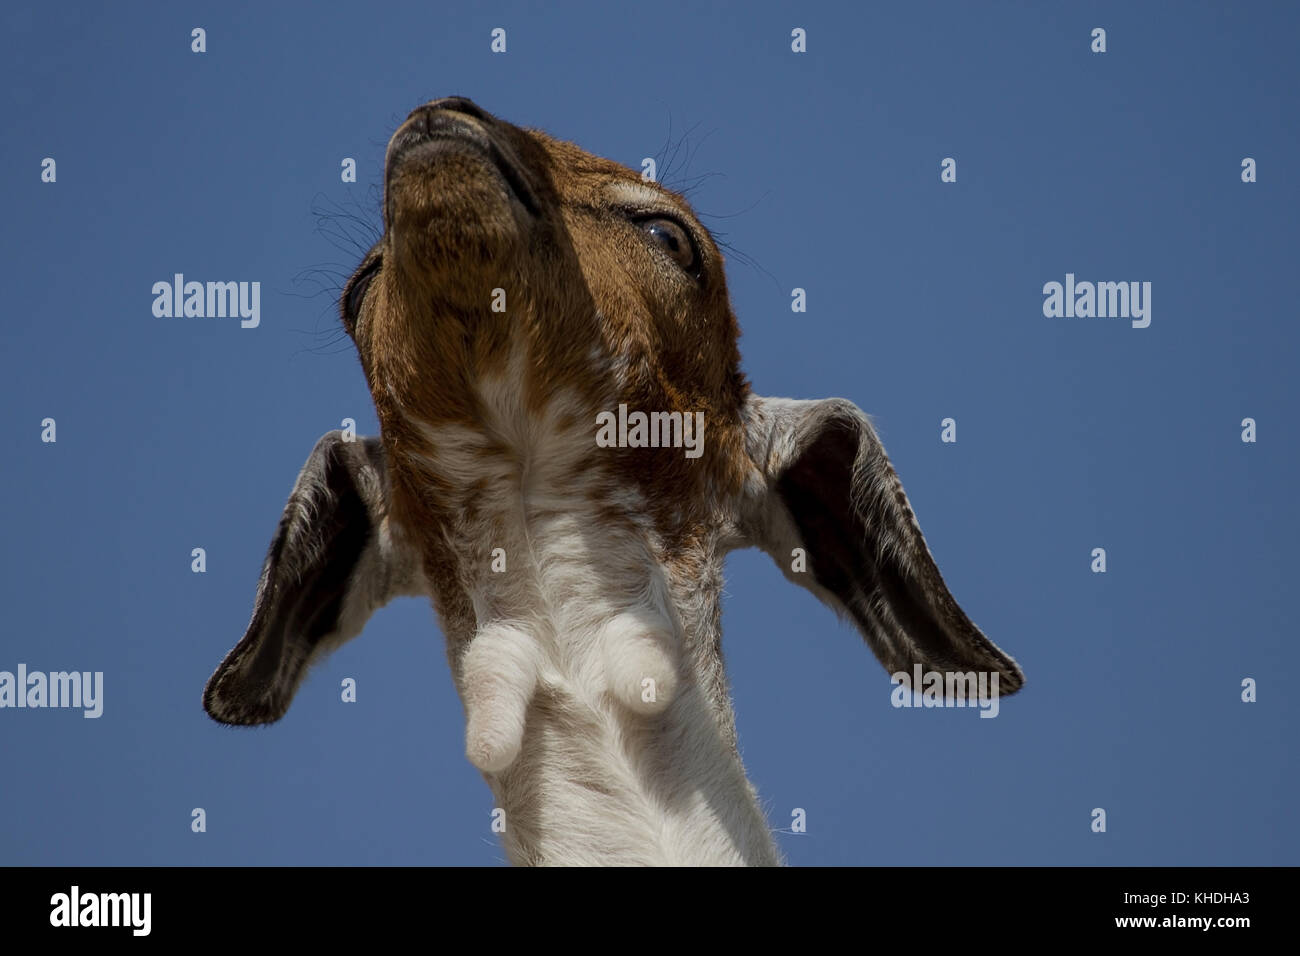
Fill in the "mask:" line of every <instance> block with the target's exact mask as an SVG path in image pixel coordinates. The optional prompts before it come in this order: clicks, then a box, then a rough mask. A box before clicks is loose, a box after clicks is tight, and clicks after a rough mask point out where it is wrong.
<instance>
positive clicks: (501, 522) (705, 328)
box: [203, 97, 1023, 865]
mask: <svg viewBox="0 0 1300 956" xmlns="http://www.w3.org/2000/svg"><path fill="white" fill-rule="evenodd" d="M383 214H384V227H385V228H384V234H383V237H382V238H381V239H380V241H379V242H378V243H377V244H376V245H375V246H374V248H373V249H372V250H371V251H370V252H369V253H368V254H367V256H366V257H365V259H364V260H363V261H362V263H361V265H360V267H359V268H358V270H357V272H356V273H355V274H354V276H353V277H352V279H351V280H350V281H349V284H348V286H347V288H346V289H345V290H344V294H343V297H342V312H343V322H344V325H345V326H346V328H347V331H348V333H349V334H350V335H351V336H352V338H353V340H354V341H355V343H356V346H357V351H358V353H359V355H360V358H361V364H362V366H363V368H364V370H365V374H366V378H367V381H368V382H369V385H370V391H371V395H372V397H373V399H374V403H375V408H376V410H377V412H378V417H379V422H380V431H381V436H382V437H381V438H366V439H359V440H356V441H352V442H349V441H345V440H344V438H343V436H342V435H341V433H338V432H333V433H330V434H328V435H326V436H325V437H323V438H322V439H321V440H320V442H319V443H318V444H317V445H316V448H315V450H314V451H313V452H312V455H311V457H310V458H309V459H308V461H307V463H306V466H305V467H304V468H303V470H302V473H301V474H300V475H299V477H298V481H297V484H296V485H295V487H294V490H293V494H292V496H291V497H290V500H289V503H288V505H287V507H286V509H285V513H284V517H283V518H282V520H281V523H280V526H279V529H278V531H277V533H276V536H275V539H274V541H273V542H272V545H271V550H270V553H269V555H268V557H267V560H266V563H265V565H264V567H263V570H262V577H261V581H260V582H259V585H258V589H257V596H256V600H255V604H254V611H253V617H252V621H251V623H250V625H249V628H248V632H247V633H246V634H245V635H244V638H243V639H242V640H241V641H240V642H239V644H238V645H237V646H236V647H235V648H234V650H232V651H231V652H230V654H229V655H228V656H227V657H226V659H225V661H224V662H223V663H222V664H221V666H220V667H219V668H218V669H217V671H216V673H215V674H214V675H213V676H212V679H211V680H210V681H209V682H208V685H207V689H206V691H205V694H204V699H203V701H204V707H205V708H206V709H207V712H208V713H209V714H210V715H212V717H214V718H215V719H217V720H219V721H222V722H224V723H230V724H258V723H268V722H272V721H275V720H277V719H279V718H280V717H281V716H283V714H284V713H285V711H286V709H287V708H288V706H289V703H290V701H291V699H292V697H293V695H294V692H295V691H296V689H297V687H298V685H299V683H300V681H301V680H302V678H303V675H304V674H305V673H306V670H307V668H308V667H309V665H310V664H311V663H312V662H313V661H314V660H318V659H319V658H320V657H321V656H323V655H324V654H327V653H328V652H329V651H331V650H333V649H334V648H336V647H338V646H339V645H340V644H342V643H343V642H344V641H346V640H348V639H350V638H352V637H355V636H356V635H357V634H358V633H360V631H361V630H362V628H363V627H364V625H365V623H366V620H367V619H368V618H369V616H370V615H371V614H372V613H373V612H374V611H375V610H376V609H377V608H379V607H381V606H383V605H384V604H385V603H387V602H388V601H389V600H391V599H392V598H394V597H396V596H398V595H428V596H429V597H430V598H431V599H432V601H433V604H434V607H435V608H436V610H437V614H438V617H439V619H440V621H441V624H442V629H443V632H444V634H445V635H446V641H447V655H448V659H449V661H450V664H451V669H452V674H453V675H454V678H455V683H456V687H457V689H458V691H459V693H460V696H461V699H462V701H463V703H464V706H465V712H466V720H467V729H466V751H467V754H468V756H469V759H470V760H471V761H472V762H473V763H474V764H475V766H476V767H478V768H479V769H480V770H481V771H482V773H483V775H484V777H485V778H486V780H487V782H488V784H489V785H490V786H491V788H492V791H493V794H494V796H495V799H496V803H497V806H499V807H501V808H503V809H504V810H505V821H506V828H505V833H504V843H505V848H506V852H507V853H508V855H509V858H510V859H511V861H513V862H515V863H518V864H652V865H676V864H687V865H693V864H776V863H780V862H781V859H780V855H779V853H778V851H777V849H776V846H775V844H774V842H773V840H772V837H771V833H770V831H769V828H768V825H767V822H766V820H765V819H764V816H763V813H762V811H761V810H760V808H759V804H758V801H757V799H756V796H755V793H754V790H753V788H752V787H751V786H750V784H749V782H748V780H747V779H746V776H745V772H744V768H743V767H742V765H741V761H740V757H739V754H738V752H737V749H736V730H735V717H734V714H733V711H732V707H731V702H730V698H729V693H728V686H727V679H726V674H725V672H724V668H723V658H722V644H721V633H720V616H721V610H720V605H719V600H720V595H721V591H722V566H723V559H724V558H725V556H726V554H727V553H728V552H729V551H730V550H732V549H734V548H739V547H747V546H758V547H760V548H762V549H763V550H765V551H767V552H768V553H769V554H771V556H772V557H773V558H774V560H775V561H776V562H777V564H778V566H779V567H781V568H782V570H783V572H784V573H785V575H786V577H787V578H789V579H790V580H791V581H793V582H795V583H796V584H799V585H802V586H803V587H806V588H808V589H810V590H811V591H812V592H813V593H815V594H816V595H817V596H818V597H819V598H820V599H822V600H823V601H824V602H825V603H826V604H828V605H829V606H830V607H832V608H833V609H835V610H836V611H837V612H839V613H840V614H842V615H844V616H845V617H847V618H849V619H850V620H851V621H852V622H853V623H854V624H855V625H856V626H857V627H858V629H859V630H860V631H861V632H862V634H863V635H864V637H865V638H866V640H867V642H868V644H869V646H870V647H871V649H872V650H873V651H874V652H875V654H876V656H877V657H878V658H879V659H880V661H881V662H882V663H883V664H884V666H885V667H886V668H887V669H888V670H890V671H891V672H893V671H898V670H905V671H909V672H910V671H911V668H912V666H913V665H914V664H916V663H920V664H921V665H923V667H924V668H925V669H927V670H937V671H950V670H960V671H970V670H978V671H985V672H989V673H997V674H998V675H999V677H1000V691H1001V693H1003V694H1007V693H1011V692H1014V691H1015V690H1016V689H1018V688H1019V687H1020V685H1021V682H1022V679H1023V678H1022V676H1021V673H1020V671H1019V669H1018V668H1017V666H1016V664H1015V662H1014V661H1012V660H1011V659H1010V658H1009V657H1007V656H1006V655H1005V654H1004V653H1002V652H1001V651H1000V650H999V649H998V648H997V647H995V646H994V645H993V644H992V643H991V642H989V641H988V640H987V639H986V638H985V637H984V636H983V634H981V633H980V631H979V630H978V629H977V628H976V627H975V626H974V625H973V624H972V623H971V622H970V620H969V619H968V618H967V617H966V615H965V614H964V613H963V612H962V611H961V609H960V608H959V607H958V606H957V604H956V602H955V601H954V600H953V598H952V596H951V595H950V594H949V592H948V589H947V588H946V587H945V585H944V582H943V579H942V578H941V577H940V575H939V572H938V569H937V568H936V566H935V564H934V561H933V560H932V558H931V557H930V554H929V551H928V550H927V548H926V545H925V542H924V540H923V538H922V536H921V532H920V529H919V528H918V527H917V524H916V522H915V519H914V518H913V515H912V512H911V510H910V508H909V506H908V502H907V499H906V497H905V496H904V494H903V489H902V486H901V485H900V484H899V481H898V478H897V476H896V475H895V473H894V471H893V469H892V468H891V466H890V464H889V460H888V458H887V457H886V456H885V452H884V450H883V448H882V447H881V445H880V443H879V441H878V439H877V438H876V436H875V433H874V432H873V430H872V428H871V425H870V423H869V422H868V420H867V418H866V416H865V415H864V414H863V413H862V412H861V411H860V410H859V409H858V408H857V407H856V406H855V405H853V404H852V403H851V402H848V401H845V400H842V399H828V400H824V401H793V400H790V399H774V398H761V397H759V396H757V395H755V394H753V393H752V392H751V391H750V386H749V384H748V382H747V381H746V379H745V377H744V375H743V374H742V372H741V370H740V356H739V352H738V350H737V335H738V330H737V325H736V320H735V318H734V316H733V314H732V311H731V308H730V305H729V301H728V296H727V289H726V283H725V278H724V274H723V260H722V256H721V254H720V253H719V251H718V248H717V246H716V245H715V244H714V242H713V240H712V238H711V237H710V235H709V233H708V231H707V230H706V229H705V228H704V227H703V226H702V225H700V222H699V220H698V219H697V218H696V217H695V215H694V214H693V213H692V212H691V209H690V207H689V206H688V205H687V203H686V202H685V201H684V200H683V199H682V197H681V196H679V195H677V194H675V193H673V192H671V191H670V190H668V189H665V188H663V187H662V186H660V185H658V184H655V183H651V182H644V181H642V179H641V177H640V176H639V175H638V174H637V173H636V172H634V171H632V170H630V169H627V168H625V167H623V166H620V165H618V164H616V163H613V162H610V161H608V160H605V159H601V158H599V157H596V156H593V155H591V154H589V153H587V152H585V151H583V150H582V149H579V148H578V147H577V146H574V145H572V144H570V143H565V142H560V141H558V140H555V139H552V138H551V137H550V136H547V135H546V134H544V133H541V132H538V131H534V130H525V129H521V128H519V127H516V126H513V125H510V124H508V123H506V122H503V121H502V120H500V119H497V118H495V117H493V116H491V115H489V114H488V113H486V112H484V111H483V110H482V109H480V108H479V107H478V106H476V105H475V104H473V103H472V102H470V101H468V100H465V99H461V98H456V97H453V98H449V99H444V100H438V101H435V102H433V103H429V104H427V105H425V106H422V107H420V108H419V109H417V110H415V111H414V112H413V113H412V114H411V115H410V117H409V118H408V119H407V120H406V122H405V123H403V124H402V126H401V127H400V128H399V129H398V130H397V132H396V133H395V134H394V136H393V138H392V141H391V142H390V144H389V147H388V155H387V162H386V172H385V190H384V209H383ZM496 290H501V291H496ZM502 293H504V297H505V311H504V312H501V311H494V310H493V307H492V306H493V303H494V302H496V303H497V304H498V305H499V303H500V301H501V295H502ZM620 403H623V404H626V406H627V408H628V409H629V410H640V411H644V412H679V413H682V414H684V415H691V414H693V413H696V412H702V413H703V421H704V423H705V426H706V428H705V431H704V434H703V436H702V438H703V444H702V447H703V452H702V454H701V455H700V456H699V457H694V458H693V457H688V456H687V455H685V454H684V453H683V449H682V448H680V447H641V448H636V447H628V448H618V447H614V448H610V447H599V446H598V445H597V443H596V433H597V415H598V414H600V413H602V412H616V411H617V409H618V406H619V405H620ZM797 548H802V549H804V551H805V552H806V555H807V570H806V571H803V572H799V571H793V570H791V567H792V560H793V559H792V554H793V552H794V549H797ZM496 549H501V551H500V552H496ZM494 552H495V553H496V555H497V557H498V558H500V556H501V554H502V552H503V553H504V558H505V570H500V562H499V560H498V562H497V565H496V569H494Z"/></svg>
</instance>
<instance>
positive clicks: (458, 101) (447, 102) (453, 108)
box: [421, 96, 492, 120]
mask: <svg viewBox="0 0 1300 956" xmlns="http://www.w3.org/2000/svg"><path fill="white" fill-rule="evenodd" d="M421 109H423V110H425V111H426V115H427V112H431V111H433V110H447V111H449V112H452V113H464V114H465V115H466V116H472V117H474V119H477V120H489V119H491V118H492V117H491V115H490V114H489V113H488V112H487V111H486V110H484V109H482V108H480V107H479V106H478V105H477V104H476V103H475V102H474V101H473V100H469V99H466V98H465V97H463V96H445V97H443V98H442V99H440V100H434V101H433V102H431V103H427V104H425V105H424V106H422V107H421Z"/></svg>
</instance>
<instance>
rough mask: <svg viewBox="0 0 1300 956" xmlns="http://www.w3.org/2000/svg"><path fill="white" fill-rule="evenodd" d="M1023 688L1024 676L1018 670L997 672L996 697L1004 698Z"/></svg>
mask: <svg viewBox="0 0 1300 956" xmlns="http://www.w3.org/2000/svg"><path fill="white" fill-rule="evenodd" d="M1024 686H1025V674H1024V672H1023V671H1022V670H1021V669H1020V668H1019V667H1015V668H1013V669H1011V670H1000V671H998V695H999V696H1001V697H1006V696H1008V695H1009V694H1014V693H1015V692H1016V691H1018V690H1020V689H1021V688H1022V687H1024Z"/></svg>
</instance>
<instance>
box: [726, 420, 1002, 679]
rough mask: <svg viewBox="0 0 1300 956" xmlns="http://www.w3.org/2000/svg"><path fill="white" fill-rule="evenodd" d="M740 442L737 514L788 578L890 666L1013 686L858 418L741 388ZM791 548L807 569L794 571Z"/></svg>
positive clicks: (749, 539)
mask: <svg viewBox="0 0 1300 956" xmlns="http://www.w3.org/2000/svg"><path fill="white" fill-rule="evenodd" d="M745 418H746V421H745V427H746V450H747V452H748V454H749V457H750V459H751V460H752V461H753V463H754V464H755V466H756V473H752V474H751V479H750V484H749V487H748V489H747V491H746V495H745V503H744V507H743V511H742V516H741V530H742V534H743V536H744V538H745V543H747V544H754V545H758V546H759V547H760V548H762V549H763V550H764V551H766V552H767V553H768V554H770V555H771V556H772V557H773V559H775V561H776V563H777V565H778V566H779V567H780V568H781V570H782V572H783V573H784V574H785V576H786V577H787V578H789V579H790V580H791V581H794V582H795V583H797V584H800V585H802V586H804V587H806V588H808V590H810V591H812V592H813V593H814V594H816V595H817V597H818V598H820V599H821V600H822V601H823V602H824V603H826V604H828V605H830V606H831V607H832V608H834V609H835V610H836V611H837V612H839V613H840V614H843V615H846V616H847V617H849V618H851V619H852V621H853V623H854V624H855V625H856V626H857V628H858V630H859V631H861V632H862V635H863V637H864V638H866V641H867V644H868V645H869V646H870V647H871V650H872V651H873V652H874V653H875V655H876V657H877V658H878V659H879V660H880V662H881V663H882V664H883V665H884V666H885V668H886V670H888V671H889V672H890V673H897V672H899V671H906V672H908V673H909V674H910V673H911V672H912V669H913V667H914V666H915V665H917V664H920V665H922V668H923V669H924V670H927V671H929V670H934V671H941V672H951V671H969V670H972V669H973V670H979V671H984V672H987V673H990V674H992V673H997V674H998V675H999V685H1000V686H999V688H998V692H999V693H1000V694H1010V693H1013V692H1015V691H1016V690H1018V689H1019V688H1020V687H1021V685H1022V684H1023V683H1024V675H1023V674H1022V673H1021V672H1020V668H1019V667H1018V666H1016V662H1015V661H1013V660H1012V659H1011V658H1010V657H1008V656H1007V655H1006V654H1004V653H1003V652H1002V651H1001V650H999V649H998V647H997V646H996V645H995V644H994V643H993V642H992V641H990V640H989V639H988V638H986V637H985V636H984V635H983V634H982V633H981V632H980V630H979V628H977V627H976V626H975V625H974V624H973V623H971V620H970V618H968V617H967V616H966V614H965V612H964V611H962V609H961V608H960V607H959V606H958V605H957V602H956V601H955V600H954V599H953V596H952V594H951V593H949V591H948V587H947V585H945V584H944V581H943V578H942V577H941V576H940V574H939V569H938V567H936V566H935V563H934V559H933V558H932V557H931V556H930V551H929V549H928V548H927V547H926V544H925V539H924V537H922V535H921V529H920V528H919V527H918V526H917V523H916V519H915V517H914V516H913V514H912V509H911V506H910V505H909V504H908V501H907V496H906V495H905V494H904V493H903V486H902V483H901V482H900V481H899V480H898V475H897V474H895V472H894V469H893V467H892V466H891V465H890V463H889V458H888V457H887V456H886V455H885V449H884V448H883V447H882V446H881V444H880V439H879V438H877V437H876V433H875V431H874V430H873V429H872V427H871V423H870V422H869V421H868V419H867V416H866V415H865V414H864V413H863V412H862V410H861V409H859V408H858V407H857V406H856V405H854V404H853V403H852V402H849V401H845V400H844V399H834V398H833V399H826V400H824V401H794V400H792V399H782V398H759V397H757V396H755V397H752V398H751V399H750V400H749V403H748V405H747V407H746V411H745ZM796 548H802V549H803V550H804V554H805V556H806V562H807V565H806V570H802V571H800V570H796V569H795V568H796V558H795V556H794V549H796Z"/></svg>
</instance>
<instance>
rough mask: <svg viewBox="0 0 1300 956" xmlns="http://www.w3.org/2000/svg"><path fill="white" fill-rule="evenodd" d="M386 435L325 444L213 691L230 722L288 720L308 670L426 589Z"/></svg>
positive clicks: (208, 703) (207, 701)
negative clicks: (402, 522)
mask: <svg viewBox="0 0 1300 956" xmlns="http://www.w3.org/2000/svg"><path fill="white" fill-rule="evenodd" d="M388 488H389V485H388V469H387V466H386V462H385V458H384V449H383V445H382V444H381V442H380V440H379V439H378V438H358V439H355V440H352V441H345V440H344V437H343V433H342V432H338V431H334V432H329V433H328V434H326V435H325V436H324V437H323V438H321V440H320V441H319V442H317V443H316V447H315V449H313V450H312V453H311V457H310V458H308V459H307V463H306V464H305V465H304V466H303V469H302V471H301V473H299V475H298V481H297V482H296V483H295V484H294V486H293V493H292V494H291V495H290V496H289V503H288V504H287V505H285V508H284V515H283V516H282V517H281V518H280V526H279V528H277V529H276V532H275V538H274V540H272V542H271V549H270V551H269V552H268V553H267V556H266V561H265V563H264V564H263V565H262V577H261V579H260V580H259V581H258V584H257V596H256V598H255V599H254V602H253V618H252V620H251V621H250V622H249V625H248V630H247V632H246V633H245V634H244V637H243V639H242V640H240V642H239V643H238V644H236V645H235V648H234V650H232V651H231V652H230V653H229V654H228V655H226V659H225V660H224V661H222V662H221V666H220V667H218V668H217V670H216V673H214V674H213V675H212V677H211V679H210V680H209V681H208V685H207V688H206V689H205V690H204V692H203V708H204V710H206V711H207V712H208V714H209V716H211V717H212V718H213V719H215V720H218V721H220V722H221V723H223V724H266V723H272V722H274V721H276V720H279V719H280V718H281V717H283V716H284V713H285V711H286V710H288V709H289V703H290V701H292V700H293V695H294V693H295V692H296V691H297V689H298V685H299V684H300V683H301V681H302V679H303V677H304V676H305V674H306V672H307V669H308V667H309V666H310V665H311V664H312V663H313V662H314V661H316V660H319V659H320V658H322V657H324V656H325V655H326V654H328V653H329V652H330V651H333V650H334V649H336V648H337V647H339V646H340V645H341V644H343V643H344V642H345V641H347V640H349V639H351V638H353V637H356V636H357V635H358V634H360V633H361V629H362V628H363V627H364V626H365V623H366V621H367V620H368V619H369V618H370V615H371V614H372V613H373V612H374V611H376V610H377V609H378V608H380V607H383V606H384V605H385V604H387V603H388V602H389V601H390V600H392V599H393V598H394V597H397V596H399V595H418V594H424V593H426V590H427V589H426V587H425V584H424V575H423V573H422V571H421V570H420V560H419V555H418V554H417V552H416V550H415V548H413V547H412V546H411V545H410V544H409V542H408V541H407V540H406V537H405V535H404V534H403V533H402V531H401V528H400V527H399V526H397V525H396V524H395V523H393V522H392V521H391V520H390V519H389V516H388V493H389V492H388Z"/></svg>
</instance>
